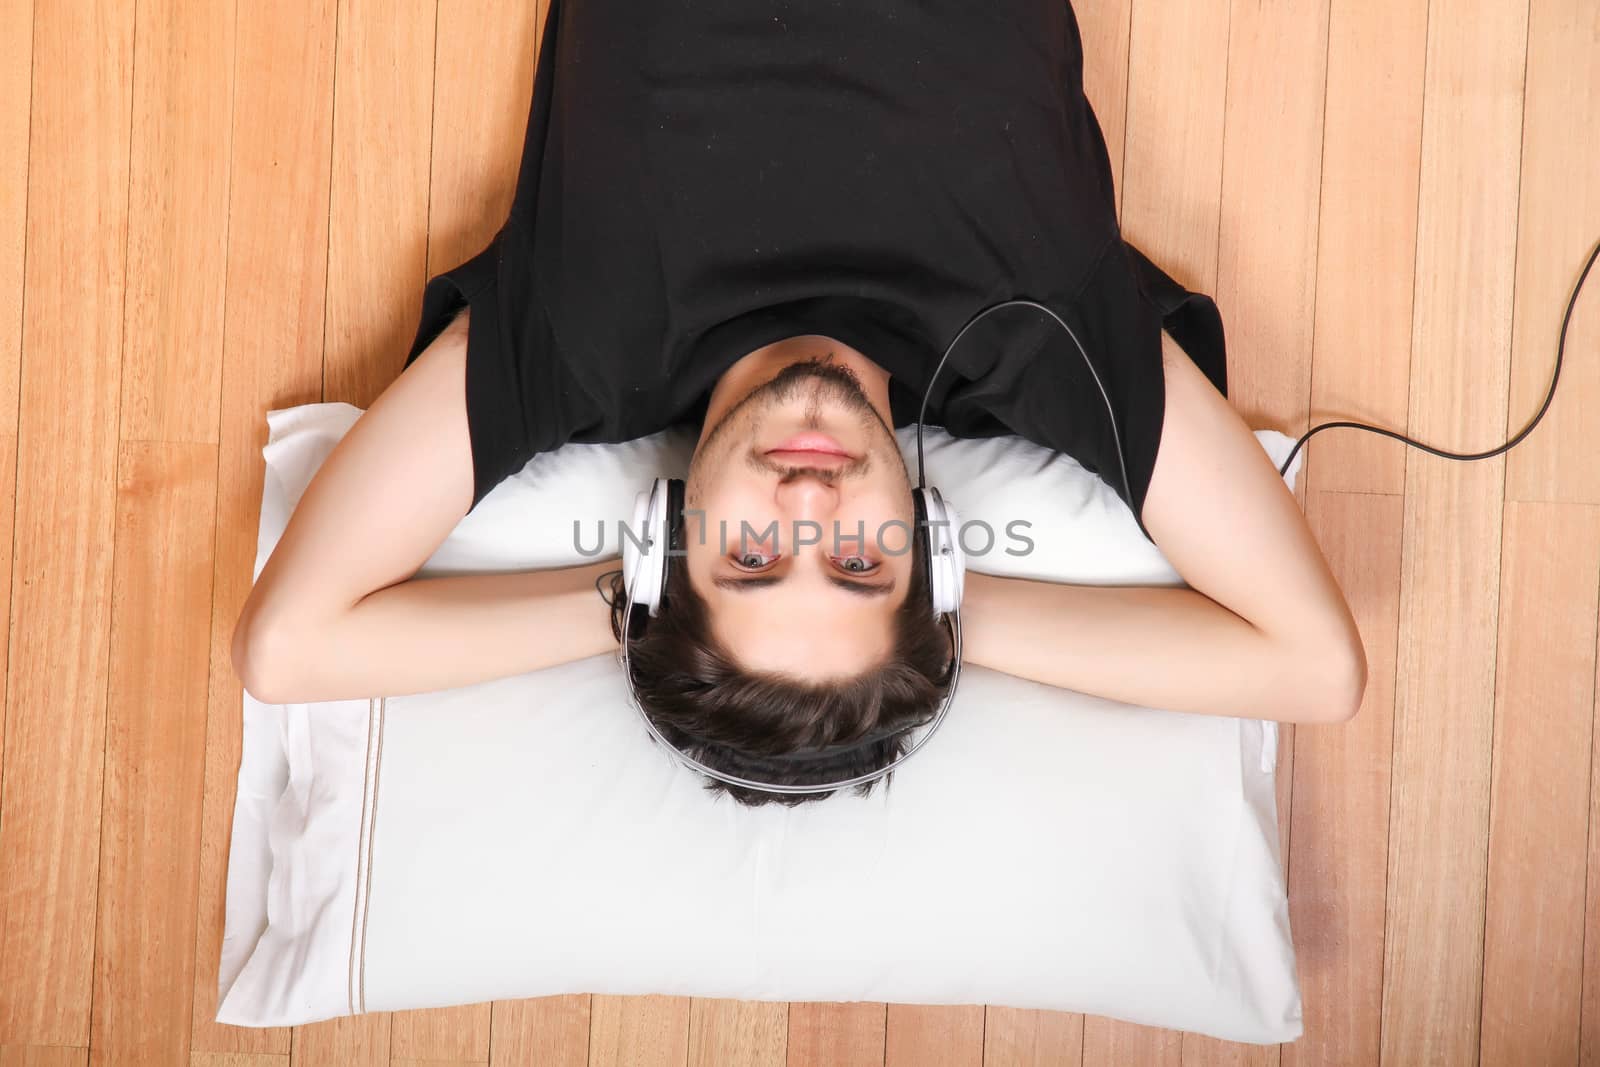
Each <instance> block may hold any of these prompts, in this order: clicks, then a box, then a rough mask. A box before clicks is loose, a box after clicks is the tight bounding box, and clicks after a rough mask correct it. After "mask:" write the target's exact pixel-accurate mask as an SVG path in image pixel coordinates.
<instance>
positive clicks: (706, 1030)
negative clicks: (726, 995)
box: [689, 997, 789, 1067]
mask: <svg viewBox="0 0 1600 1067" xmlns="http://www.w3.org/2000/svg"><path fill="white" fill-rule="evenodd" d="M788 1037H789V1005H787V1004H784V1003H781V1002H779V1003H772V1002H768V1001H758V1000H722V999H707V998H703V997H695V998H694V999H693V1000H692V1001H690V1004H689V1064H690V1067H722V1065H723V1064H730V1063H737V1064H739V1065H740V1067H784V1063H785V1059H786V1057H787V1054H788Z"/></svg>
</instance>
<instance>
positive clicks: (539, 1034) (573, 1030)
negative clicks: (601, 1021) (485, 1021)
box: [489, 993, 589, 1067]
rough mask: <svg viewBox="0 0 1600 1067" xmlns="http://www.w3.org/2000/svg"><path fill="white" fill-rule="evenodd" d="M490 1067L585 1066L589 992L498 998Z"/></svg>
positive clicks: (587, 1051) (491, 1036)
mask: <svg viewBox="0 0 1600 1067" xmlns="http://www.w3.org/2000/svg"><path fill="white" fill-rule="evenodd" d="M493 1007H494V1012H493V1022H492V1025H491V1028H490V1038H489V1067H584V1065H585V1064H587V1063H588V1062H589V995H588V994H587V993H585V994H582V995H581V996H578V995H574V996H562V997H538V998H536V999H533V1000H497V1001H495V1002H494V1006H493Z"/></svg>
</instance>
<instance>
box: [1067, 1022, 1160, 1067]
mask: <svg viewBox="0 0 1600 1067" xmlns="http://www.w3.org/2000/svg"><path fill="white" fill-rule="evenodd" d="M1132 1063H1137V1064H1139V1065H1140V1067H1181V1065H1182V1063H1183V1034H1182V1033H1181V1032H1179V1031H1177V1030H1161V1029H1158V1028H1156V1027H1153V1026H1139V1025H1137V1024H1135V1023H1129V1022H1123V1021H1122V1020H1121V1019H1108V1018H1105V1017H1104V1016H1100V1015H1091V1016H1087V1017H1086V1018H1085V1019H1084V1021H1083V1067H1123V1065H1124V1064H1132Z"/></svg>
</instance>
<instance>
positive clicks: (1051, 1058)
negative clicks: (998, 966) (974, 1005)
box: [983, 1005, 1083, 1067]
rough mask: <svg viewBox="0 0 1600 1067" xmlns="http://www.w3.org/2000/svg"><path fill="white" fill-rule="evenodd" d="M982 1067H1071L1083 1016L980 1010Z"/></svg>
mask: <svg viewBox="0 0 1600 1067" xmlns="http://www.w3.org/2000/svg"><path fill="white" fill-rule="evenodd" d="M983 1016H984V1017H983V1067H1075V1065H1077V1064H1080V1063H1082V1062H1083V1016H1082V1015H1079V1014H1077V1013H1076V1012H1066V1011H1024V1010H1021V1009H1019V1008H997V1007H994V1006H992V1005H991V1006H989V1007H987V1008H985V1009H984V1010H983Z"/></svg>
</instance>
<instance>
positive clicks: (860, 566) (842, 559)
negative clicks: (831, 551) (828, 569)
mask: <svg viewBox="0 0 1600 1067" xmlns="http://www.w3.org/2000/svg"><path fill="white" fill-rule="evenodd" d="M833 562H834V563H835V564H836V565H837V566H838V567H839V569H840V570H842V571H848V572H849V573H851V574H871V573H872V572H873V571H875V570H877V569H878V564H876V563H873V562H871V561H870V560H868V559H867V558H866V557H865V556H835V557H834V558H833Z"/></svg>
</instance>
